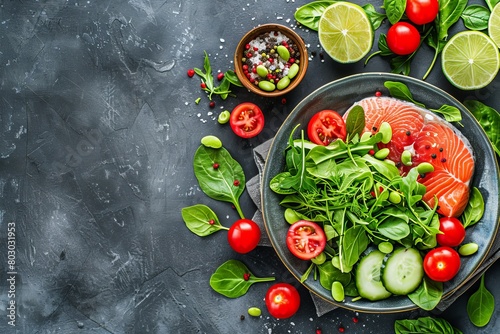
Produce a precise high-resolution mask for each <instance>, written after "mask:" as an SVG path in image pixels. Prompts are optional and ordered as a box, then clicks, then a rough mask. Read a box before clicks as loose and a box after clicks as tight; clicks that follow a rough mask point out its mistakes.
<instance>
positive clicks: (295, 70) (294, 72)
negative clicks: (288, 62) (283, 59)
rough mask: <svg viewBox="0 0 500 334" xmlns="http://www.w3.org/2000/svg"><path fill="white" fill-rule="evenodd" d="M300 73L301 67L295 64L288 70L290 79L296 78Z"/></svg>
mask: <svg viewBox="0 0 500 334" xmlns="http://www.w3.org/2000/svg"><path fill="white" fill-rule="evenodd" d="M298 73H299V65H297V64H295V63H293V64H292V66H290V68H289V69H288V74H287V75H286V76H287V77H289V78H290V79H293V78H295V76H296V75H297V74H298Z"/></svg>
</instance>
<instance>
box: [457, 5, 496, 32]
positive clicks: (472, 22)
mask: <svg viewBox="0 0 500 334" xmlns="http://www.w3.org/2000/svg"><path fill="white" fill-rule="evenodd" d="M461 17H462V20H464V25H465V27H466V28H467V29H470V30H486V29H488V20H489V19H490V10H489V9H488V8H486V7H484V6H481V5H470V6H468V7H466V8H465V10H464V11H463V12H462V15H461Z"/></svg>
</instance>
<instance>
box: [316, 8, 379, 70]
mask: <svg viewBox="0 0 500 334" xmlns="http://www.w3.org/2000/svg"><path fill="white" fill-rule="evenodd" d="M318 36H319V42H320V44H321V46H322V47H323V49H324V50H325V52H326V53H327V54H328V55H329V56H330V57H331V58H332V59H333V60H335V61H337V62H339V63H354V62H357V61H359V60H361V59H362V58H363V57H364V56H366V55H367V54H368V52H370V50H371V48H372V45H373V30H372V26H371V22H370V20H369V18H368V16H367V15H366V13H365V11H364V10H363V8H361V7H360V6H358V5H356V4H353V3H348V2H337V3H334V4H332V5H330V6H329V7H327V8H326V9H325V11H324V12H323V14H322V15H321V18H320V20H319V24H318Z"/></svg>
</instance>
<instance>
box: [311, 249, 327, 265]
mask: <svg viewBox="0 0 500 334" xmlns="http://www.w3.org/2000/svg"><path fill="white" fill-rule="evenodd" d="M325 261H326V255H325V253H324V252H321V253H319V255H318V256H316V257H313V258H312V259H311V262H312V263H314V264H323V263H325Z"/></svg>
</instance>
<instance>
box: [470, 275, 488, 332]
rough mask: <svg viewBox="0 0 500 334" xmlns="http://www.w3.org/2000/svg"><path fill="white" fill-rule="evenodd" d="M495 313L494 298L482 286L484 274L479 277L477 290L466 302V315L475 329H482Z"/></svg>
mask: <svg viewBox="0 0 500 334" xmlns="http://www.w3.org/2000/svg"><path fill="white" fill-rule="evenodd" d="M493 311H495V297H493V295H492V294H491V292H489V291H488V289H486V286H485V285H484V274H483V275H482V276H481V283H480V285H479V289H478V290H477V291H476V292H474V293H473V294H472V296H470V298H469V300H468V301H467V314H468V315H469V319H470V321H471V322H472V323H473V324H474V325H475V326H477V327H484V326H486V325H487V324H488V322H490V320H491V317H492V316H493Z"/></svg>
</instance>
